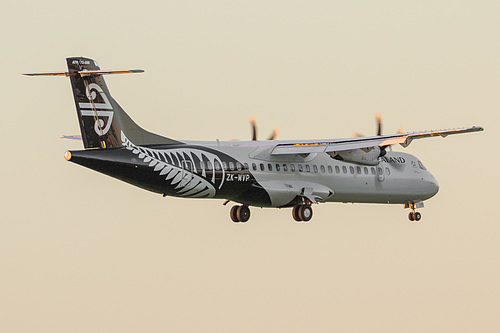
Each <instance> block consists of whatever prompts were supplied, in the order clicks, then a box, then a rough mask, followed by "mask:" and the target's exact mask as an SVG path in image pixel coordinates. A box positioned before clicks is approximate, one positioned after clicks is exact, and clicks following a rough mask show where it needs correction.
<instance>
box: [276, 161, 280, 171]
mask: <svg viewBox="0 0 500 333" xmlns="http://www.w3.org/2000/svg"><path fill="white" fill-rule="evenodd" d="M276 171H280V165H279V164H278V163H276Z"/></svg>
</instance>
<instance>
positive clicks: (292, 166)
mask: <svg viewBox="0 0 500 333" xmlns="http://www.w3.org/2000/svg"><path fill="white" fill-rule="evenodd" d="M290 171H292V172H295V164H290Z"/></svg>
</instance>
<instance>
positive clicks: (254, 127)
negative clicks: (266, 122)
mask: <svg viewBox="0 0 500 333" xmlns="http://www.w3.org/2000/svg"><path fill="white" fill-rule="evenodd" d="M248 120H249V121H250V126H252V141H257V123H256V121H255V117H253V116H252V117H249V118H248ZM278 134H279V130H278V127H274V130H273V132H272V133H271V135H269V136H268V137H267V139H266V140H275V139H276V138H277V137H278Z"/></svg>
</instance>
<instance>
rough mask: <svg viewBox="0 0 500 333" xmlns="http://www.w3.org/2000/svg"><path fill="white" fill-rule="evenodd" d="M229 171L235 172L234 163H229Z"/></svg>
mask: <svg viewBox="0 0 500 333" xmlns="http://www.w3.org/2000/svg"><path fill="white" fill-rule="evenodd" d="M229 170H231V171H233V170H234V163H233V162H229Z"/></svg>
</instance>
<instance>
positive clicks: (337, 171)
mask: <svg viewBox="0 0 500 333" xmlns="http://www.w3.org/2000/svg"><path fill="white" fill-rule="evenodd" d="M328 167H329V168H331V167H330V166H328ZM335 172H336V173H340V168H339V166H338V165H336V166H335ZM330 173H331V172H330Z"/></svg>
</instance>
